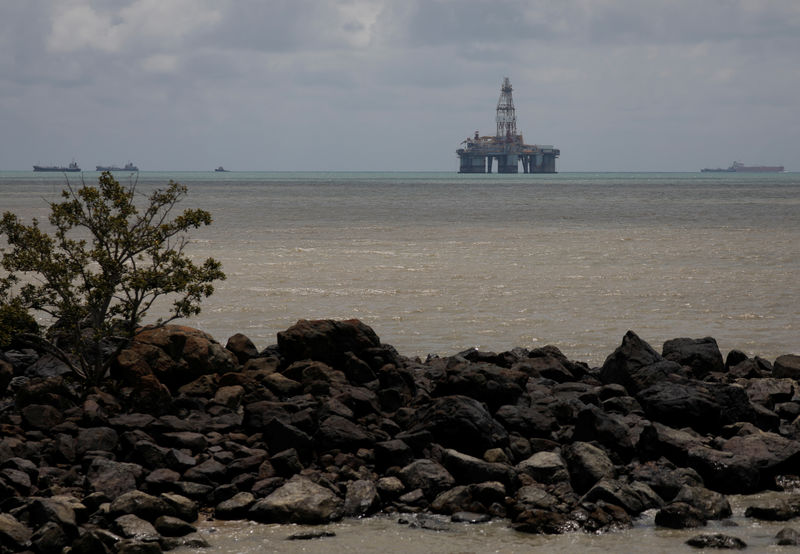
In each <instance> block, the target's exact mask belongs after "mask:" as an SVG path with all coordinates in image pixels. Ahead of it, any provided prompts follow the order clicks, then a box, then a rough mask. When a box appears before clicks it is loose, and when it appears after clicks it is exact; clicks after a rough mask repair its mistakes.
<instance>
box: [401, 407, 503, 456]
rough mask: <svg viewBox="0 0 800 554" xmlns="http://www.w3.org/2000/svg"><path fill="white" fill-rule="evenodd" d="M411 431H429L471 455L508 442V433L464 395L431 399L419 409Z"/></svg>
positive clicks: (450, 446) (447, 443)
mask: <svg viewBox="0 0 800 554" xmlns="http://www.w3.org/2000/svg"><path fill="white" fill-rule="evenodd" d="M417 419H418V421H419V423H417V424H416V425H415V426H414V427H413V430H414V431H423V430H424V431H429V432H430V433H431V435H432V436H433V437H434V440H435V441H436V442H438V443H439V444H441V445H442V446H444V447H447V448H453V449H455V450H458V451H459V452H464V453H466V454H470V455H473V456H480V455H481V454H483V452H485V451H486V450H488V449H490V448H493V447H495V446H501V447H502V446H505V445H506V444H507V443H508V433H507V432H506V430H505V429H504V428H503V427H502V426H501V425H500V424H499V423H498V422H497V421H495V420H494V419H493V418H492V416H491V414H489V412H488V411H487V410H486V408H485V407H484V406H483V405H482V404H481V403H480V402H478V401H477V400H475V399H473V398H469V397H466V396H445V397H442V398H436V399H434V400H433V401H432V402H431V403H430V404H429V405H427V406H425V407H424V408H422V409H420V410H419V412H418V417H417Z"/></svg>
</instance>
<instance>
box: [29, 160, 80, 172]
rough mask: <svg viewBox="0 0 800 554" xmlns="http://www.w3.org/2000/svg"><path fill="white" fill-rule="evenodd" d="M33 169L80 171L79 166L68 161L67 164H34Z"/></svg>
mask: <svg viewBox="0 0 800 554" xmlns="http://www.w3.org/2000/svg"><path fill="white" fill-rule="evenodd" d="M33 170H34V171H58V172H59V173H64V172H65V171H66V172H75V171H80V170H81V168H80V167H78V164H77V163H75V162H72V163H70V164H69V165H68V166H66V167H64V166H63V165H35V166H33Z"/></svg>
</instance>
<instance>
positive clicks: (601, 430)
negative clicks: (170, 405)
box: [572, 406, 634, 462]
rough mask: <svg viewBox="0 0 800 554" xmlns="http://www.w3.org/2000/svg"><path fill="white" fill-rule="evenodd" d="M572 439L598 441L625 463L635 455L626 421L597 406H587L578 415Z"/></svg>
mask: <svg viewBox="0 0 800 554" xmlns="http://www.w3.org/2000/svg"><path fill="white" fill-rule="evenodd" d="M572 438H573V440H576V441H586V442H588V441H597V442H599V443H600V444H602V445H603V446H604V447H605V448H607V449H608V451H609V452H612V453H614V454H616V455H617V456H618V457H619V458H620V459H621V460H622V461H625V462H627V461H629V460H630V459H631V457H632V456H633V454H634V448H633V441H632V440H631V434H630V430H629V428H628V426H627V425H626V423H625V421H624V420H623V419H622V418H621V417H620V416H618V415H615V414H609V413H606V412H604V411H602V410H601V409H599V408H597V407H596V406H586V407H585V408H583V409H582V410H581V411H580V412H579V413H578V418H577V421H576V422H575V431H574V432H573V435H572Z"/></svg>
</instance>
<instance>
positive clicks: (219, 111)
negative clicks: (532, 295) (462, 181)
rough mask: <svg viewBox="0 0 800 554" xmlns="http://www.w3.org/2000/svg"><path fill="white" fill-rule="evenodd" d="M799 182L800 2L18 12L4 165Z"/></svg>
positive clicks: (132, 5) (68, 2) (12, 23)
mask: <svg viewBox="0 0 800 554" xmlns="http://www.w3.org/2000/svg"><path fill="white" fill-rule="evenodd" d="M504 76H508V77H509V78H510V79H511V82H512V84H513V86H514V101H515V105H516V109H517V121H518V128H519V130H520V131H521V132H522V133H523V134H524V137H525V139H526V142H529V143H538V144H554V145H556V146H557V147H559V148H560V149H561V152H562V154H561V159H560V161H559V163H558V167H559V170H560V171H594V170H598V171H613V170H622V171H637V170H678V171H680V170H688V171H695V170H697V169H699V168H701V167H706V166H714V167H716V166H720V165H722V166H727V165H729V164H730V162H732V161H733V160H734V159H736V160H740V161H743V162H747V163H759V164H783V165H785V166H786V167H787V170H788V169H791V170H800V2H799V1H798V0H664V1H657V0H560V1H555V0H3V1H2V2H0V126H1V128H2V130H1V131H0V169H24V170H26V169H29V168H30V166H31V165H32V164H34V163H43V164H50V163H67V162H69V161H70V160H72V159H73V158H74V159H75V160H76V161H78V162H79V163H80V164H81V165H82V166H83V167H84V168H85V169H86V168H90V169H93V166H94V165H95V164H98V163H103V164H111V163H124V162H127V161H128V160H131V161H134V162H136V163H137V164H138V165H139V167H140V168H142V169H143V170H176V171H177V170H206V169H209V170H210V169H211V168H213V167H216V166H218V165H220V164H222V165H224V166H225V167H227V168H230V169H236V170H280V171H293V170H315V171H326V170H330V171H354V170H365V171H369V170H408V171H413V170H434V171H439V170H441V171H455V170H456V169H457V158H456V156H455V153H454V151H455V149H456V148H457V147H458V144H459V142H460V141H461V140H463V139H464V138H466V137H467V136H468V135H470V134H472V133H473V132H474V131H475V130H480V131H481V133H483V134H489V133H493V132H494V128H495V122H494V115H495V114H494V109H495V106H496V104H497V100H498V97H499V92H500V91H499V89H500V83H501V81H502V79H503V77H504Z"/></svg>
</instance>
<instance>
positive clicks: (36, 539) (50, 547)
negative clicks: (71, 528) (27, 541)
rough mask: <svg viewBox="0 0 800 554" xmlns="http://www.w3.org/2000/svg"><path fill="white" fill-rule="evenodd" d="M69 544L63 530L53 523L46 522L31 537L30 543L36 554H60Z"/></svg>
mask: <svg viewBox="0 0 800 554" xmlns="http://www.w3.org/2000/svg"><path fill="white" fill-rule="evenodd" d="M70 542H71V541H70V538H69V537H68V536H67V534H66V533H65V532H64V529H62V528H61V526H60V525H58V524H57V523H55V522H53V521H48V522H47V523H45V524H44V525H42V526H40V527H39V528H38V529H36V531H34V533H33V535H32V536H31V543H32V544H33V547H34V548H35V550H36V552H41V553H42V554H60V553H61V551H62V550H63V549H64V547H65V546H68V545H69V544H70Z"/></svg>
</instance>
